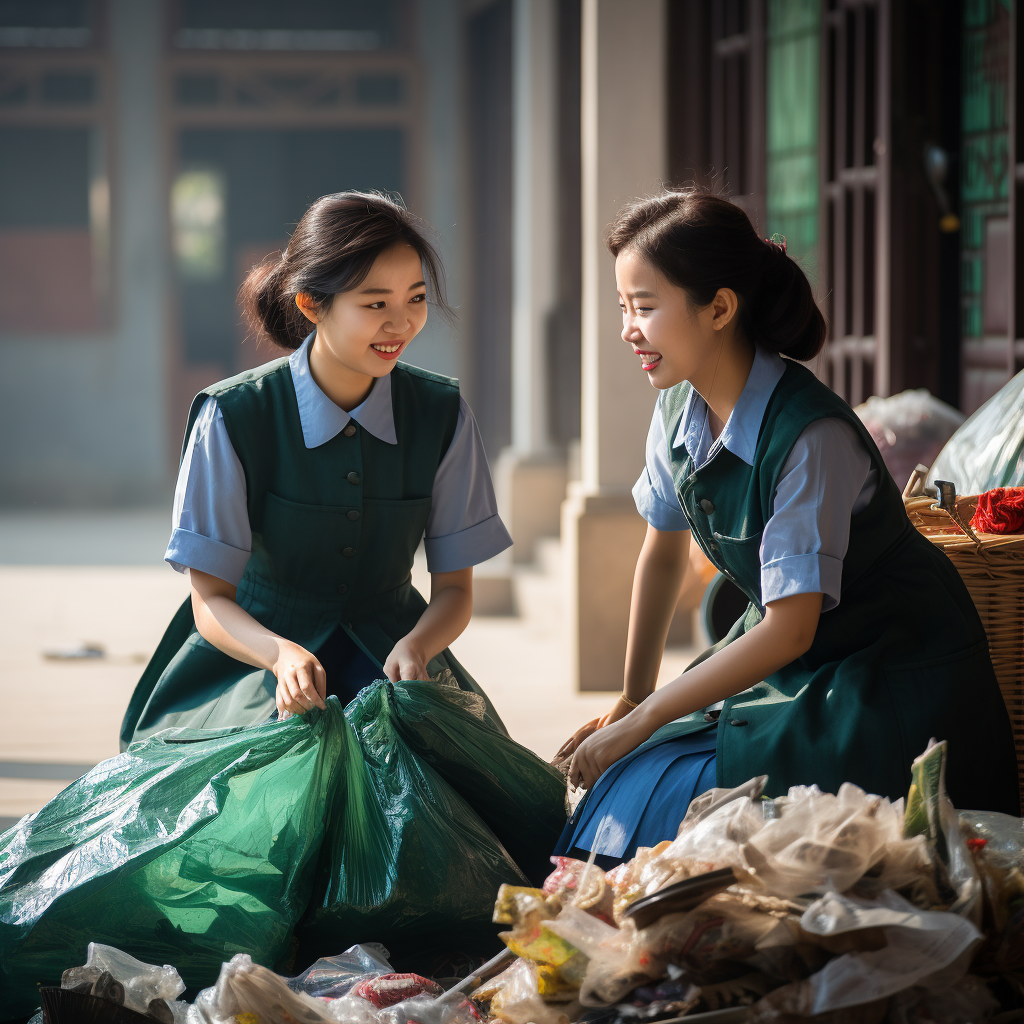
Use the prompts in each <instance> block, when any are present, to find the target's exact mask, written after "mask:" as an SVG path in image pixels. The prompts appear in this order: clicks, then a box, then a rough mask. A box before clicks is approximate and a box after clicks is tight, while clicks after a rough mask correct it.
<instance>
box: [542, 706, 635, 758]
mask: <svg viewBox="0 0 1024 1024" xmlns="http://www.w3.org/2000/svg"><path fill="white" fill-rule="evenodd" d="M632 710H633V709H632V708H631V707H630V706H629V705H628V704H627V703H626V702H625V701H624V700H617V701H616V702H615V703H614V704H613V705H612V706H611V710H609V711H606V712H605V713H604V714H603V715H602V716H601V717H600V718H595V719H593V720H592V721H590V722H587V724H586V725H583V726H580V728H579V729H577V730H576V732H574V733H573V734H572V735H571V736H570V737H569V738H568V739H567V740H566V741H565V742H564V743H563V744H562V745H561V747H559V748H558V753H557V754H555V757H554V763H555V764H558V762H560V761H564V760H566V758H570V757H572V755H573V754H575V753H576V748H577V747H578V746H579V745H580V744H581V743H582V742H583V741H584V740H585V739H587V738H588V737H589V736H592V735H593V734H594V733H595V732H597V730H598V729H603V728H604V727H605V726H606V725H610V724H611V723H612V722H617V721H618V720H619V719H620V718H625V717H626V715H628V714H629V713H630V711H632Z"/></svg>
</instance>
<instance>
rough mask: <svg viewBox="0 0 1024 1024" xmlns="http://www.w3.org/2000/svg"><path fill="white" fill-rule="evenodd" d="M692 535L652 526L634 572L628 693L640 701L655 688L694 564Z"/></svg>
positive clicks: (626, 673) (628, 657)
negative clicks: (686, 581)
mask: <svg viewBox="0 0 1024 1024" xmlns="http://www.w3.org/2000/svg"><path fill="white" fill-rule="evenodd" d="M689 550H690V534H689V533H688V532H687V531H685V530H684V531H672V532H669V531H665V530H656V529H654V527H653V526H648V528H647V535H646V536H645V538H644V544H643V547H642V548H641V549H640V557H639V558H638V559H637V563H636V572H635V574H634V576H633V595H632V599H631V601H630V606H629V632H628V634H627V639H626V671H625V677H624V685H623V693H624V694H625V696H626V697H628V698H629V700H631V701H634V702H636V703H637V704H639V703H640V702H641V701H644V700H646V699H647V698H649V696H650V695H651V694H652V693H653V692H654V687H655V684H656V683H657V681H658V670H659V668H660V667H661V659H662V656H663V655H664V653H665V642H666V640H667V639H668V631H669V627H670V626H671V624H672V616H673V615H674V614H675V610H676V604H677V603H678V601H679V592H680V591H681V589H682V586H683V580H684V578H685V576H686V569H687V566H688V564H689V559H688V555H689Z"/></svg>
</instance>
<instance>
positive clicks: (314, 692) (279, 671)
mask: <svg viewBox="0 0 1024 1024" xmlns="http://www.w3.org/2000/svg"><path fill="white" fill-rule="evenodd" d="M279 651H280V653H279V654H278V658H277V661H275V662H274V669H273V671H274V675H275V676H276V677H277V693H276V694H275V697H274V699H275V702H276V703H277V714H278V716H279V717H283V716H284V713H285V712H289V713H290V714H293V715H303V714H305V713H306V712H307V711H309V709H310V708H314V707H316V708H324V707H326V704H325V703H324V699H325V698H326V696H327V673H326V672H324V667H323V665H321V664H320V662H319V661H317V660H316V658H315V657H314V656H313V655H312V654H310V653H309V651H307V650H306V649H305V648H304V647H300V646H299V645H298V644H294V643H292V642H291V641H289V640H284V641H282V642H281V644H280V647H279Z"/></svg>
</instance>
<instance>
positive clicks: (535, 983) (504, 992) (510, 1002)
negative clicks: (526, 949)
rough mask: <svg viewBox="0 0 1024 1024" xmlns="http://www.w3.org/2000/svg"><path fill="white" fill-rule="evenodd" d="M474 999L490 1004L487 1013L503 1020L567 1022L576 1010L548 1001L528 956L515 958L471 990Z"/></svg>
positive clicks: (515, 1022)
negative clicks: (485, 981)
mask: <svg viewBox="0 0 1024 1024" xmlns="http://www.w3.org/2000/svg"><path fill="white" fill-rule="evenodd" d="M473 999H474V1001H475V1002H477V1003H483V1004H489V1005H490V1016H491V1017H497V1018H498V1019H499V1020H501V1021H504V1022H505V1024H568V1022H569V1021H570V1020H572V1019H573V1018H574V1017H575V1016H576V1014H575V1013H574V1012H573V1011H572V1008H571V1007H564V1006H559V1005H549V1004H548V1003H547V1002H545V1000H544V999H543V997H542V996H541V994H540V979H539V968H538V966H537V964H535V963H532V962H531V961H529V960H524V959H519V960H516V962H515V963H514V964H512V966H511V967H509V968H508V969H507V970H505V971H502V973H501V974H499V975H498V976H497V977H495V978H492V979H491V980H490V981H488V982H487V983H486V984H484V985H481V986H480V987H479V988H478V989H477V990H476V991H475V992H474V993H473Z"/></svg>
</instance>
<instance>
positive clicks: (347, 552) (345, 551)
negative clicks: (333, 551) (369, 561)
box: [341, 548, 356, 558]
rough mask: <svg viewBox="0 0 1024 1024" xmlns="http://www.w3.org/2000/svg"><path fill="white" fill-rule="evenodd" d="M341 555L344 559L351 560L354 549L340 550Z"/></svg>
mask: <svg viewBox="0 0 1024 1024" xmlns="http://www.w3.org/2000/svg"><path fill="white" fill-rule="evenodd" d="M341 553H342V554H343V555H344V556H345V557H346V558H351V557H352V556H353V555H354V554H355V553H356V549H355V548H342V549H341Z"/></svg>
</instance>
